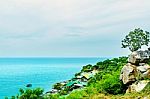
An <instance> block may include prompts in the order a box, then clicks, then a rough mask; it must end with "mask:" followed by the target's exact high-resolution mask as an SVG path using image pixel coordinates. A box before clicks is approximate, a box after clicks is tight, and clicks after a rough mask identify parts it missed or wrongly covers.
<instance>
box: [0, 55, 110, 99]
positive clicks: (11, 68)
mask: <svg viewBox="0 0 150 99" xmlns="http://www.w3.org/2000/svg"><path fill="white" fill-rule="evenodd" d="M105 59H107V58H87V57H86V58H0V99H4V98H5V96H8V97H11V96H13V95H16V94H18V93H19V89H20V88H24V89H25V88H26V85H27V84H32V88H36V87H40V88H43V89H44V91H45V92H47V91H49V90H50V89H51V88H52V85H53V84H55V83H57V82H61V81H65V80H69V79H71V78H72V77H74V74H75V73H77V72H80V70H81V69H82V67H83V66H85V65H87V64H93V65H94V64H96V63H97V62H99V61H103V60H105Z"/></svg>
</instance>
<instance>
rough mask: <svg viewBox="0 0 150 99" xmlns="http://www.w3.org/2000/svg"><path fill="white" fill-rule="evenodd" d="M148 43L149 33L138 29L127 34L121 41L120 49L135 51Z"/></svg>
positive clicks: (149, 40) (149, 39)
mask: <svg viewBox="0 0 150 99" xmlns="http://www.w3.org/2000/svg"><path fill="white" fill-rule="evenodd" d="M149 42H150V33H149V32H147V31H145V32H144V31H143V30H142V29H140V28H138V29H135V30H134V31H131V32H129V34H128V35H126V36H125V39H124V40H122V48H127V47H128V48H129V50H130V51H132V52H133V51H137V50H138V49H140V48H141V46H142V45H146V46H148V43H149Z"/></svg>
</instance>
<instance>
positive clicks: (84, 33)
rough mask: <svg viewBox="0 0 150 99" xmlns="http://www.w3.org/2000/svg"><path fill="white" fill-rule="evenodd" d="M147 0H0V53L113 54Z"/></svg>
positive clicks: (148, 16) (145, 11)
mask: <svg viewBox="0 0 150 99" xmlns="http://www.w3.org/2000/svg"><path fill="white" fill-rule="evenodd" d="M135 28H142V29H143V30H146V31H150V0H0V57H119V56H124V55H125V56H126V55H128V54H129V53H130V52H129V50H128V49H122V48H121V40H122V39H123V38H124V37H125V35H127V34H128V33H129V31H132V30H134V29H135Z"/></svg>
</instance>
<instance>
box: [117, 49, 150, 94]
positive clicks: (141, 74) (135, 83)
mask: <svg viewBox="0 0 150 99" xmlns="http://www.w3.org/2000/svg"><path fill="white" fill-rule="evenodd" d="M149 60H150V49H148V50H145V51H135V52H132V53H131V54H130V55H129V57H128V63H127V64H126V65H125V66H124V67H123V68H122V70H121V74H120V80H121V81H122V82H123V84H125V85H126V86H127V88H128V89H127V90H126V92H140V91H142V90H143V89H144V88H145V87H146V86H147V85H148V84H149V83H150V81H149V80H148V79H149V78H150V66H149V65H148V62H149Z"/></svg>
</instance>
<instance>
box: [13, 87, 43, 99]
mask: <svg viewBox="0 0 150 99" xmlns="http://www.w3.org/2000/svg"><path fill="white" fill-rule="evenodd" d="M43 91H44V90H43V89H41V88H36V89H26V90H24V89H22V88H21V89H20V90H19V92H20V93H19V94H18V95H16V96H12V97H11V99H43V98H42V94H43Z"/></svg>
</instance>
